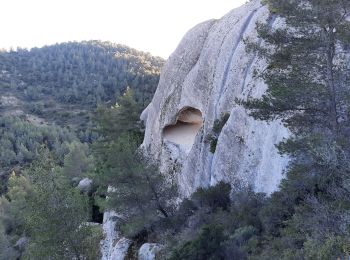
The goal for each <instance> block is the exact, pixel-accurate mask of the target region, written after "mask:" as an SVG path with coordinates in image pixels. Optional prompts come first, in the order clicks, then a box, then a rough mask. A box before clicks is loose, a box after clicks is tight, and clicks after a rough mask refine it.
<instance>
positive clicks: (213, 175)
mask: <svg viewBox="0 0 350 260" xmlns="http://www.w3.org/2000/svg"><path fill="white" fill-rule="evenodd" d="M258 21H260V22H266V23H269V24H270V26H277V25H276V22H275V21H274V20H273V19H272V18H271V17H270V14H269V12H268V10H267V8H266V7H264V6H262V5H261V4H260V1H258V0H256V1H251V2H249V3H247V4H246V5H244V6H242V7H240V8H238V9H235V10H233V11H231V12H230V13H228V14H227V15H226V16H224V17H223V18H222V19H220V20H210V21H207V22H204V23H201V24H199V25H197V26H196V27H194V28H193V29H192V30H190V31H189V32H188V33H187V34H186V35H185V36H184V38H183V40H182V41H181V43H180V45H179V46H178V48H177V49H176V50H175V52H174V53H173V54H172V55H171V56H170V58H169V60H168V61H167V63H166V64H165V66H164V68H163V71H162V74H161V78H160V82H159V85H158V88H157V91H156V93H155V95H154V98H153V100H152V102H151V104H150V105H149V106H148V107H147V108H146V109H145V111H144V112H143V114H142V116H141V118H142V120H144V122H145V125H146V132H145V139H144V142H143V148H144V149H146V150H147V153H148V154H151V155H152V156H153V157H154V158H157V159H159V160H160V163H161V168H162V169H163V170H164V171H166V169H176V171H177V172H176V178H177V180H178V183H179V187H180V190H181V193H182V195H183V196H188V195H189V194H191V193H192V192H193V191H194V190H195V189H196V188H197V187H199V186H208V185H213V184H215V183H217V182H218V181H220V180H225V181H228V182H230V183H232V184H233V185H234V186H235V185H240V186H242V185H243V186H247V185H251V186H252V187H253V188H254V189H255V190H256V191H262V192H267V193H271V192H272V191H274V190H276V189H277V188H278V184H279V182H280V180H281V178H282V172H283V169H284V168H285V167H286V164H287V161H288V160H287V158H283V157H281V156H280V155H279V154H278V152H277V149H276V148H275V144H277V143H278V142H279V141H281V140H282V139H283V138H284V137H287V136H288V131H287V130H286V129H285V128H284V127H283V126H282V125H281V123H280V122H272V123H269V124H267V123H266V122H261V121H256V120H254V119H252V118H251V117H249V116H248V115H247V112H246V111H245V110H244V109H243V108H242V107H240V106H238V105H237V104H236V102H235V100H236V98H238V99H242V98H243V99H246V98H247V97H260V96H261V95H262V94H263V93H264V91H265V90H266V85H265V84H264V82H262V81H261V80H260V79H258V78H256V77H254V74H255V73H254V72H255V71H256V70H260V69H262V68H264V66H265V64H264V61H263V60H260V58H259V57H257V55H255V54H254V53H247V51H246V46H245V43H244V41H243V39H245V38H249V40H250V41H255V42H257V43H258V44H261V41H260V40H259V39H258V37H257V32H256V22H258ZM225 113H229V114H230V117H229V119H228V121H227V122H226V124H225V125H224V127H223V128H222V131H221V132H220V133H219V134H218V138H217V145H216V149H215V152H214V153H212V151H211V149H210V142H209V141H208V138H209V137H210V136H211V135H212V131H213V126H214V122H215V120H216V119H220V117H221V116H222V114H225ZM174 165H175V166H176V167H174Z"/></svg>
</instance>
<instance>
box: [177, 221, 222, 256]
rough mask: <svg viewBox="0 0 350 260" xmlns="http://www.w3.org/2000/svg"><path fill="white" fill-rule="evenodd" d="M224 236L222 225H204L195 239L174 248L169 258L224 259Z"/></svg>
mask: <svg viewBox="0 0 350 260" xmlns="http://www.w3.org/2000/svg"><path fill="white" fill-rule="evenodd" d="M226 238H227V237H226V236H225V235H224V228H223V227H222V226H219V225H209V226H204V227H203V228H202V230H201V232H200V234H199V235H198V237H197V238H196V239H194V240H192V241H188V242H185V243H184V244H183V245H181V246H180V247H178V248H177V249H175V250H174V252H173V253H172V255H171V257H170V259H171V260H177V259H179V260H180V259H181V260H185V259H190V260H197V259H198V260H202V259H224V252H223V241H225V240H226Z"/></svg>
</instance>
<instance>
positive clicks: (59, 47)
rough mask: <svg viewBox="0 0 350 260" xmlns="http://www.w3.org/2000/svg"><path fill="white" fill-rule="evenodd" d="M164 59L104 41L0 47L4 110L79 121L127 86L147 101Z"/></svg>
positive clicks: (44, 118) (40, 118)
mask: <svg viewBox="0 0 350 260" xmlns="http://www.w3.org/2000/svg"><path fill="white" fill-rule="evenodd" d="M163 62H164V61H163V60H162V59H161V58H157V57H152V56H151V55H149V54H147V53H143V52H140V51H137V50H134V49H131V48H129V47H126V46H123V45H116V44H112V43H109V42H100V41H89V42H80V43H78V42H70V43H62V44H56V45H53V46H46V47H43V48H33V49H31V50H26V49H17V50H16V51H8V52H6V51H5V52H1V53H0V94H1V100H0V109H1V111H0V112H1V114H15V115H20V114H22V113H23V112H24V113H25V114H31V115H34V116H35V117H33V116H32V119H33V118H34V119H36V120H35V121H36V122H39V123H43V122H47V123H58V124H61V125H67V124H70V125H71V124H72V125H75V126H77V125H79V124H83V123H86V122H87V121H88V120H84V117H89V112H91V111H93V110H94V109H95V107H96V106H97V105H103V104H106V103H107V104H113V103H115V101H116V98H117V97H118V96H119V95H120V94H121V93H123V92H124V91H125V90H126V88H127V87H130V88H131V89H133V91H134V92H135V98H136V100H137V101H138V102H139V103H140V104H141V105H142V106H145V105H146V104H147V103H148V102H149V100H150V99H151V97H152V95H153V93H154V91H155V88H156V86H157V83H158V79H159V73H160V69H161V67H162V65H163ZM85 119H86V118H85ZM82 127H84V126H83V125H82Z"/></svg>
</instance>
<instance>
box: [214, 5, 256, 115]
mask: <svg viewBox="0 0 350 260" xmlns="http://www.w3.org/2000/svg"><path fill="white" fill-rule="evenodd" d="M256 11H257V9H255V10H253V11H252V12H251V13H250V15H249V16H248V17H247V18H246V20H245V21H244V23H243V25H242V28H241V30H240V32H239V36H238V37H237V39H236V41H235V43H234V45H233V48H232V52H231V54H230V57H229V59H228V62H227V63H226V66H225V70H224V74H223V77H222V81H221V85H220V92H219V95H218V98H217V100H216V104H215V109H214V116H215V117H216V118H217V117H218V116H219V115H218V114H217V109H218V106H219V104H220V99H221V96H222V93H223V90H224V87H225V85H226V83H227V78H228V73H229V71H230V68H231V64H232V61H233V57H234V56H235V53H236V50H237V48H238V46H239V44H240V43H241V41H242V38H243V35H244V33H245V32H246V30H247V28H248V26H249V24H250V22H251V20H252V19H253V17H254V14H255V13H256Z"/></svg>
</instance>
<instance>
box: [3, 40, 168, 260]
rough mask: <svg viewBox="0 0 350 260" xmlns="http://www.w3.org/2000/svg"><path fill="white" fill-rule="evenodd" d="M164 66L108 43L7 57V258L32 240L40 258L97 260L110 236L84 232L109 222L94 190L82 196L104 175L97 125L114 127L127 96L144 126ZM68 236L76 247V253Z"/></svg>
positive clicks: (72, 44)
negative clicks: (97, 162)
mask: <svg viewBox="0 0 350 260" xmlns="http://www.w3.org/2000/svg"><path fill="white" fill-rule="evenodd" d="M163 63H164V60H162V59H161V58H158V57H153V56H151V55H150V54H147V53H143V52H140V51H137V50H134V49H131V48H129V47H127V46H123V45H116V44H112V43H109V42H100V41H89V42H70V43H62V44H56V45H53V46H46V47H43V48H34V49H31V50H26V49H17V50H16V51H13V50H11V51H2V52H0V195H1V197H0V259H17V258H18V257H20V256H21V254H22V253H23V251H24V247H25V245H26V244H27V238H28V237H29V236H30V237H31V242H30V245H29V246H28V250H27V257H29V258H30V259H45V257H46V256H48V255H50V259H51V257H54V258H55V257H56V256H58V257H60V256H62V255H65V257H68V256H69V257H78V258H79V259H80V257H81V256H82V255H84V256H86V257H88V258H89V259H96V257H97V255H98V254H99V249H98V244H99V240H100V239H101V237H100V235H99V234H100V231H99V229H97V230H95V229H96V228H94V227H93V226H91V227H90V226H86V227H85V226H84V227H81V225H82V223H83V222H88V221H95V222H99V221H101V220H100V218H101V215H100V214H101V213H100V212H99V210H98V208H97V207H96V205H95V204H96V203H95V199H94V198H93V197H91V192H92V191H91V190H89V191H88V193H85V192H84V193H80V192H79V189H77V188H76V186H77V185H78V183H79V182H80V181H81V180H82V179H83V178H86V177H89V176H92V175H93V174H94V172H95V170H96V169H95V166H94V160H93V157H92V152H91V150H92V149H91V148H92V143H93V141H95V140H97V139H98V138H99V136H100V132H99V130H98V128H97V126H96V120H95V119H94V118H98V117H102V118H104V116H103V115H104V114H105V113H106V112H105V111H108V110H109V108H110V107H114V106H115V104H116V102H117V100H119V99H120V97H121V96H122V95H123V94H124V93H125V92H128V93H132V98H133V102H134V106H135V108H136V109H137V111H138V113H137V114H136V117H137V118H138V116H139V112H140V111H141V110H142V109H143V108H144V107H145V106H146V105H147V104H148V103H149V101H150V100H151V98H152V96H153V93H154V91H155V89H156V87H157V84H158V80H159V74H160V70H161V67H162V65H163ZM128 116H129V115H128ZM48 171H49V172H50V173H48ZM53 201H55V202H53ZM50 212H51V213H50ZM55 212H56V213H55ZM47 214H52V215H51V216H50V217H48V215H47ZM53 218H57V219H56V221H54V220H53ZM40 219H41V220H40ZM72 219H76V221H72ZM42 221H44V222H42ZM55 222H56V223H61V224H62V225H63V226H66V228H67V229H66V231H64V232H61V231H62V230H63V229H62V228H63V226H62V225H61V224H59V225H56V224H55ZM68 222H69V223H70V224H69V225H67V223H68ZM64 223H66V224H64ZM42 227H45V228H47V229H45V230H43V231H39V229H41V228H42ZM38 232H39V233H38ZM50 232H53V233H50ZM54 234H55V235H54ZM67 234H70V235H71V237H69V239H70V241H72V239H73V238H74V240H75V241H76V244H75V245H73V244H72V243H71V242H69V245H67V243H68V240H67V239H68V236H67ZM45 239H49V240H50V239H51V240H50V241H51V242H52V243H51V242H49V244H47V241H46V240H45ZM58 241H61V242H58ZM39 245H40V246H39ZM78 247H79V248H78ZM69 257H68V258H69ZM78 258H77V259H78ZM84 259H85V258H84Z"/></svg>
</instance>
